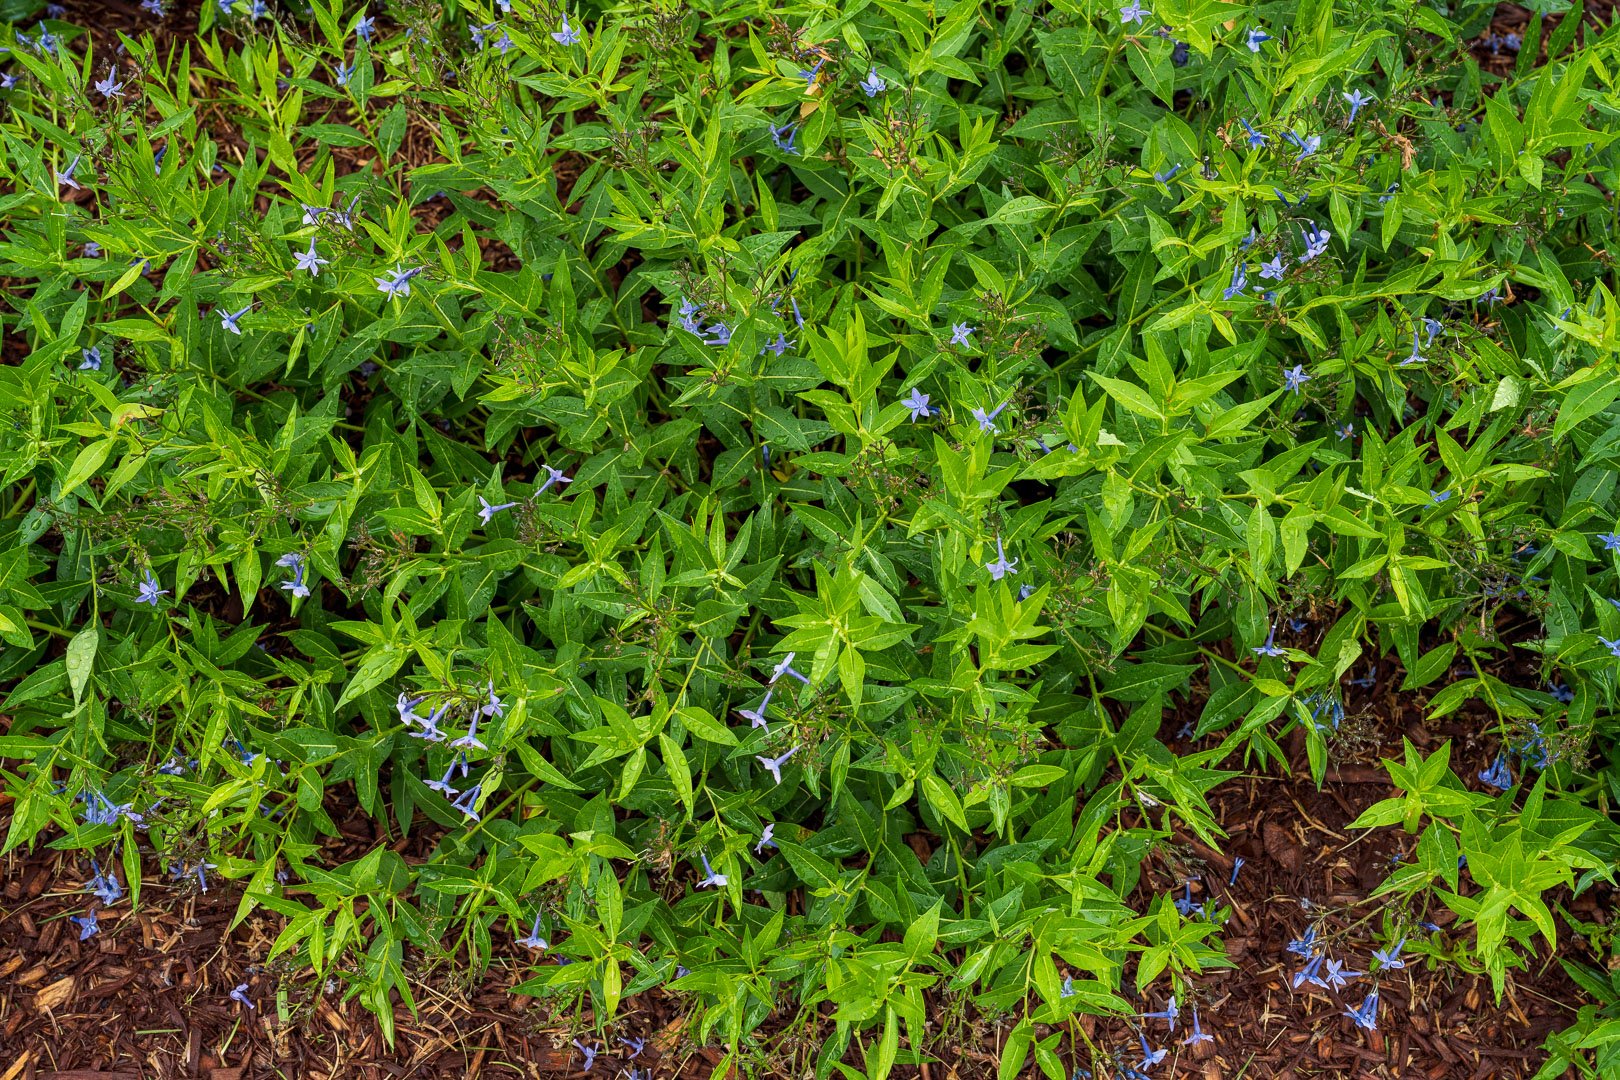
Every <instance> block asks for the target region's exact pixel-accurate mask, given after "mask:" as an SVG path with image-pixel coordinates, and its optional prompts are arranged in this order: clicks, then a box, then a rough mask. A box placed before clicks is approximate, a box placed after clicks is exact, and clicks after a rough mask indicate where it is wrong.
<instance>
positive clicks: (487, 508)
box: [478, 495, 517, 526]
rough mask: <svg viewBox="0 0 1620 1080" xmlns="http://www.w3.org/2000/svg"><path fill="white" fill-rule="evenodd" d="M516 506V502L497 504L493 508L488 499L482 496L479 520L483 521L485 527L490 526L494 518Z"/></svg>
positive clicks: (479, 502) (479, 501) (479, 503)
mask: <svg viewBox="0 0 1620 1080" xmlns="http://www.w3.org/2000/svg"><path fill="white" fill-rule="evenodd" d="M516 505H517V503H515V502H504V503H496V504H494V505H493V506H492V505H490V502H489V500H488V499H486V498H484V497H483V496H482V495H480V496H478V520H480V521H482V522H483V523H484V525H485V526H488V525H489V523H490V520H491V519H492V518H494V516H495V515H496V514H498V513H500V512H501V511H502V510H510V509H512V507H514V506H516Z"/></svg>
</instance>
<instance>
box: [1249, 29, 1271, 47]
mask: <svg viewBox="0 0 1620 1080" xmlns="http://www.w3.org/2000/svg"><path fill="white" fill-rule="evenodd" d="M1270 40H1271V35H1270V34H1268V33H1266V32H1265V31H1264V30H1259V29H1256V28H1254V27H1250V28H1249V35H1248V44H1249V51H1250V52H1252V53H1257V52H1259V51H1260V46H1261V45H1263V44H1264V43H1265V42H1268V41H1270Z"/></svg>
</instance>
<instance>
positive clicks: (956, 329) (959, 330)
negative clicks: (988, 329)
mask: <svg viewBox="0 0 1620 1080" xmlns="http://www.w3.org/2000/svg"><path fill="white" fill-rule="evenodd" d="M976 329H978V327H974V326H969V325H968V324H967V323H965V322H959V323H952V324H951V344H952V345H968V344H970V342H969V341H968V338H969V337H971V336H972V335H973V331H974V330H976Z"/></svg>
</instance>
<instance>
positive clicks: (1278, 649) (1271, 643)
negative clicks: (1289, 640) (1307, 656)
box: [1254, 623, 1288, 656]
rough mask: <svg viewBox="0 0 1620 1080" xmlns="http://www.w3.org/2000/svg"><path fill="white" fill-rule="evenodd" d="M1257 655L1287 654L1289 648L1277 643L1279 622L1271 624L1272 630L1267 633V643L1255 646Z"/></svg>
mask: <svg viewBox="0 0 1620 1080" xmlns="http://www.w3.org/2000/svg"><path fill="white" fill-rule="evenodd" d="M1254 654H1255V655H1256V656H1287V655H1288V650H1287V649H1285V648H1283V647H1282V646H1281V645H1278V644H1277V624H1276V623H1272V624H1271V630H1270V632H1269V633H1267V634H1266V643H1265V644H1264V645H1256V646H1255V647H1254Z"/></svg>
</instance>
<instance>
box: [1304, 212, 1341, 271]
mask: <svg viewBox="0 0 1620 1080" xmlns="http://www.w3.org/2000/svg"><path fill="white" fill-rule="evenodd" d="M1332 235H1333V234H1332V233H1331V232H1329V231H1328V230H1326V229H1318V228H1317V227H1316V222H1314V221H1310V222H1306V224H1305V228H1304V230H1303V231H1302V232H1301V233H1300V236H1301V237H1302V238H1303V239H1304V241H1305V254H1304V255H1302V256H1300V260H1299V261H1300V262H1302V263H1308V262H1310V261H1311V260H1312V259H1314V258H1316V257H1317V256H1318V255H1321V254H1322V253H1323V252H1325V251H1327V247H1328V238H1329V237H1331V236H1332Z"/></svg>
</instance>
